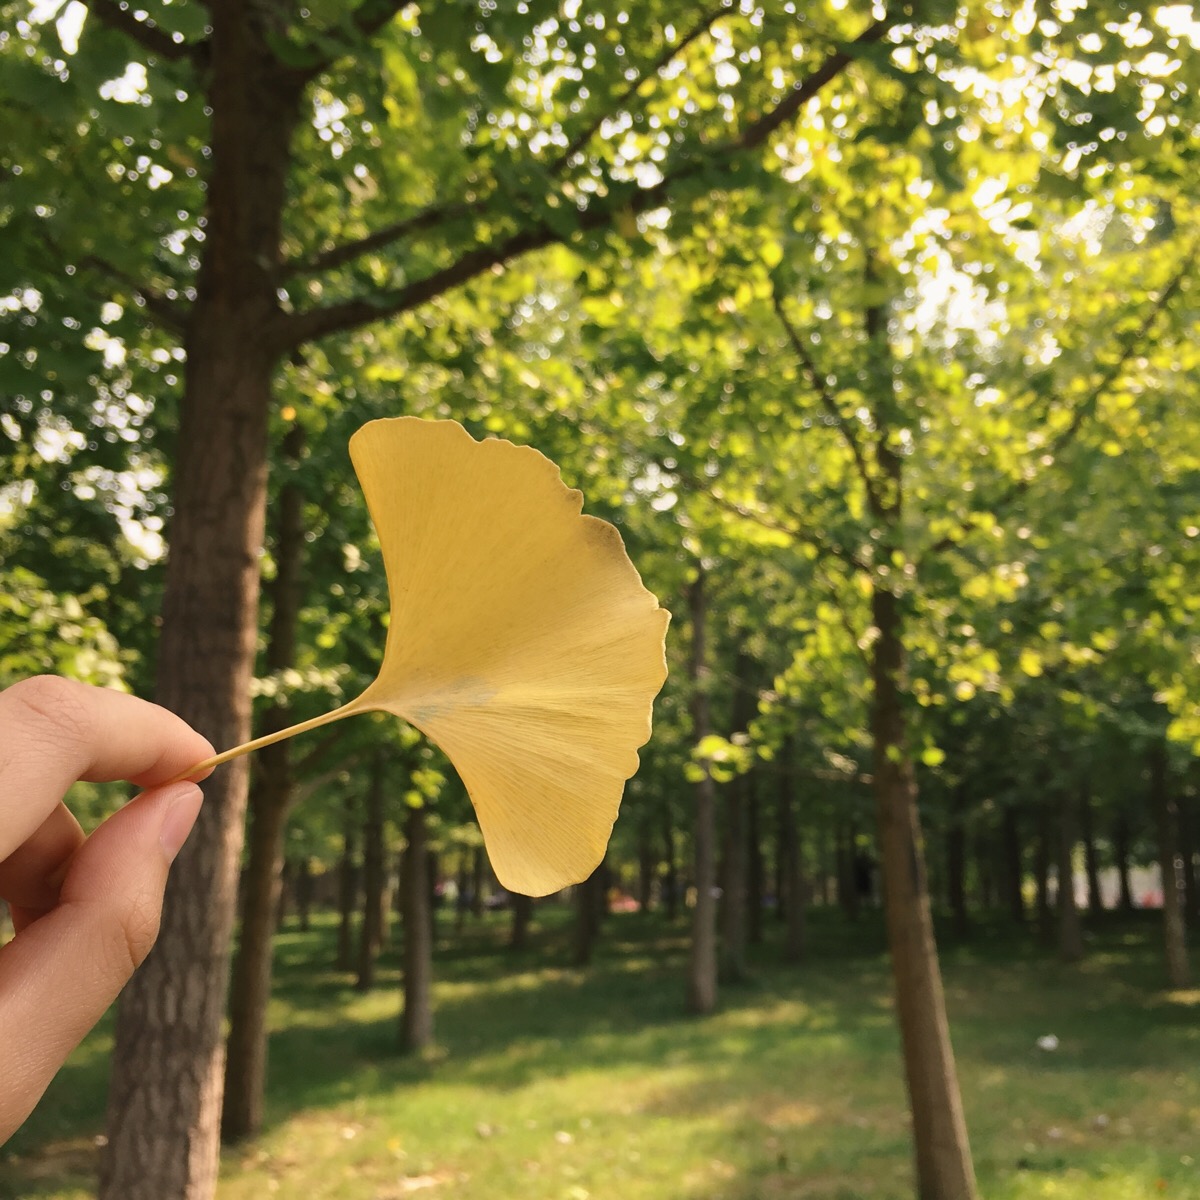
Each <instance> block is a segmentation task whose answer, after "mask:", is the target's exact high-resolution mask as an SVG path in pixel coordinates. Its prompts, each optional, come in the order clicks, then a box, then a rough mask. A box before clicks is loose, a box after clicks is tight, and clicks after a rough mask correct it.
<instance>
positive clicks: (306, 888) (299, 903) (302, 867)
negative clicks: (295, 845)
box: [296, 854, 313, 933]
mask: <svg viewBox="0 0 1200 1200" xmlns="http://www.w3.org/2000/svg"><path fill="white" fill-rule="evenodd" d="M312 898H313V875H312V859H310V858H309V857H308V855H307V854H303V855H301V856H300V861H299V862H298V863H297V864H296V918H297V920H298V921H299V923H300V932H301V933H307V932H308V931H309V930H310V929H311V928H312Z"/></svg>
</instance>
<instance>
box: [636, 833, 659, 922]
mask: <svg viewBox="0 0 1200 1200" xmlns="http://www.w3.org/2000/svg"><path fill="white" fill-rule="evenodd" d="M652 835H653V830H652V829H651V827H650V820H649V818H648V817H644V818H643V819H642V821H641V823H640V824H639V825H638V894H637V901H638V912H640V913H642V914H643V915H645V914H646V913H649V912H650V909H651V907H652V905H653V903H654V876H655V873H656V868H657V866H658V864H657V862H655V859H654V838H653V836H652Z"/></svg>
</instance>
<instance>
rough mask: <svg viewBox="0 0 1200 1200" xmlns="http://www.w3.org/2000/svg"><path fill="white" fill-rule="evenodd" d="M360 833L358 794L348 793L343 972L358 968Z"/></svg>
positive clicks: (341, 896)
mask: <svg viewBox="0 0 1200 1200" xmlns="http://www.w3.org/2000/svg"><path fill="white" fill-rule="evenodd" d="M358 832H359V822H358V817H357V814H356V813H355V808H354V797H353V795H352V794H350V793H347V795H346V798H345V801H344V802H343V808H342V857H341V859H340V860H339V862H338V937H337V959H336V962H335V965H336V967H337V969H338V970H339V971H352V970H353V969H354V914H355V912H356V911H357V910H358V862H357V858H358Z"/></svg>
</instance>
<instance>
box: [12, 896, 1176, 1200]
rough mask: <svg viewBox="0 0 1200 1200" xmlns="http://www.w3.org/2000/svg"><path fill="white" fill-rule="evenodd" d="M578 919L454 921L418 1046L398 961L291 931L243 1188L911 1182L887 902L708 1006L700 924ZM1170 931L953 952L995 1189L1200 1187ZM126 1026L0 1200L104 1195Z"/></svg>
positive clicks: (979, 1150)
mask: <svg viewBox="0 0 1200 1200" xmlns="http://www.w3.org/2000/svg"><path fill="white" fill-rule="evenodd" d="M566 920H567V917H566V914H565V913H563V912H560V911H555V910H553V909H548V908H544V909H539V912H538V920H537V925H536V936H535V938H534V944H533V946H532V947H531V949H530V950H529V951H528V952H526V953H523V954H521V955H516V956H514V955H511V954H509V953H507V952H506V951H505V950H504V948H503V937H504V934H505V932H506V930H505V924H504V918H503V916H502V915H496V916H492V917H489V918H488V921H487V923H486V924H485V925H483V926H477V927H475V928H474V929H468V932H467V934H466V935H465V936H464V937H463V938H461V939H455V938H454V937H453V935H452V932H451V930H450V928H449V923H448V922H447V923H446V924H445V925H444V926H443V929H442V931H441V936H440V939H439V944H438V953H437V972H438V987H437V992H436V1000H437V1030H438V1037H439V1046H438V1049H437V1052H436V1053H435V1054H433V1055H431V1056H430V1057H429V1058H428V1059H426V1060H423V1061H414V1060H411V1059H405V1058H403V1057H400V1056H398V1055H397V1054H396V1052H395V1049H394V1046H395V1029H396V1024H397V1011H398V994H397V984H398V974H397V971H396V969H395V960H394V955H389V957H388V959H387V961H386V962H385V965H384V970H383V971H382V972H381V974H380V986H379V988H378V989H377V991H375V992H374V993H371V994H369V995H366V996H363V995H359V994H358V993H356V992H355V991H354V990H353V989H352V988H351V987H350V986H349V981H348V980H347V978H346V977H345V976H343V975H339V974H337V973H335V972H332V971H330V970H329V969H327V967H326V966H325V965H324V964H326V963H328V962H329V961H330V959H331V957H332V929H331V927H330V926H329V925H328V924H327V923H322V924H320V925H318V927H316V928H315V929H314V930H313V931H312V932H310V933H307V934H300V933H296V932H288V933H286V934H284V935H283V936H282V938H281V940H280V945H279V963H278V969H277V977H276V982H277V987H276V998H275V1001H274V1007H273V1012H272V1020H273V1027H274V1028H275V1029H276V1030H277V1031H278V1032H276V1033H275V1034H274V1036H273V1037H272V1040H271V1090H270V1096H269V1099H268V1127H267V1130H266V1132H265V1133H264V1134H263V1136H262V1137H261V1138H260V1139H259V1140H258V1141H257V1142H255V1143H253V1144H251V1145H248V1146H245V1147H241V1148H238V1149H235V1150H232V1151H228V1152H226V1155H225V1159H224V1165H223V1171H222V1186H221V1189H220V1196H221V1197H222V1200H251V1198H253V1200H259V1198H261V1197H266V1196H278V1197H280V1198H281V1200H291V1198H296V1200H335V1198H337V1200H352V1198H353V1200H360V1198H361V1200H399V1198H401V1197H408V1196H417V1197H419V1198H420V1200H424V1198H425V1197H428V1198H429V1200H443V1198H445V1200H451V1198H453V1200H588V1198H589V1197H591V1198H595V1200H652V1198H653V1200H685V1198H694V1200H718V1198H724V1200H772V1198H775V1197H779V1198H784V1197H786V1198H788V1200H853V1198H857V1197H870V1198H871V1200H900V1198H902V1197H903V1198H904V1200H911V1198H912V1197H913V1194H914V1193H913V1188H912V1183H911V1166H910V1147H909V1140H908V1118H907V1113H906V1104H905V1096H904V1090H903V1083H902V1077H901V1068H900V1058H899V1050H898V1043H897V1035H896V1032H895V1029H894V1027H893V1023H892V1013H891V1000H890V990H889V989H890V979H889V975H888V970H887V962H886V958H885V956H884V953H883V933H882V928H881V922H880V921H879V919H878V914H877V913H872V914H868V915H866V916H864V918H863V919H862V920H861V921H860V922H859V923H858V924H857V925H854V926H851V925H848V924H846V923H845V922H844V921H843V919H842V918H841V917H840V915H839V914H837V913H833V912H821V911H818V912H816V913H815V914H814V916H813V919H812V952H811V963H810V965H807V966H804V967H790V968H788V967H782V966H780V965H778V963H777V961H776V960H777V958H778V945H777V941H776V940H775V931H774V930H772V931H771V935H770V937H769V940H768V941H767V943H766V944H765V945H763V946H761V947H759V948H758V949H757V951H756V953H755V957H754V979H753V981H752V982H750V983H747V984H744V985H741V986H738V987H726V988H724V989H723V990H722V995H721V1005H720V1009H719V1011H718V1012H717V1013H716V1014H715V1015H714V1016H712V1017H708V1018H704V1019H697V1018H691V1017H688V1016H686V1015H685V1014H684V1012H683V995H684V989H683V982H682V973H683V965H684V961H685V957H686V944H687V943H686V930H685V929H684V928H683V927H682V926H677V927H669V926H668V925H666V924H665V923H664V922H663V921H662V920H660V919H659V918H657V917H648V918H644V917H640V916H639V915H637V914H629V915H615V916H612V917H610V918H609V920H608V923H607V924H606V926H605V929H604V934H603V940H602V944H601V946H600V949H599V952H598V955H597V960H596V962H595V964H594V965H593V966H592V967H591V968H588V969H575V968H572V967H570V966H567V965H565V964H566V963H567V962H569V954H568V940H569V930H568V927H567V925H566ZM1157 938H1158V925H1157V920H1156V918H1155V917H1154V916H1153V915H1152V914H1144V915H1139V916H1138V917H1137V918H1136V919H1130V920H1128V921H1118V920H1116V919H1115V918H1110V919H1109V920H1106V921H1105V922H1104V923H1103V924H1102V925H1101V926H1100V927H1099V929H1098V930H1096V931H1093V934H1092V936H1091V938H1090V942H1089V950H1090V952H1089V957H1088V959H1087V961H1086V962H1085V963H1084V964H1083V965H1081V966H1077V967H1070V968H1069V967H1063V966H1060V965H1059V964H1058V963H1057V962H1056V961H1055V959H1054V957H1053V954H1052V953H1049V952H1046V951H1044V950H1042V949H1039V948H1037V947H1036V946H1035V945H1034V944H1033V942H1032V940H1031V939H1029V938H1022V937H1018V936H1016V935H1014V934H1012V933H1010V932H1006V931H1004V930H1002V929H999V928H990V927H981V928H980V929H979V930H978V931H977V932H976V934H975V936H974V937H973V938H972V939H971V940H970V941H967V942H964V943H962V944H958V945H955V944H951V943H950V942H946V943H945V944H944V945H943V952H942V954H943V970H944V974H945V979H946V988H947V997H948V1004H949V1008H950V1016H951V1025H952V1029H953V1032H954V1042H955V1048H956V1052H957V1054H958V1060H959V1070H960V1076H961V1082H962V1087H963V1093H964V1102H965V1105H966V1110H967V1121H968V1125H969V1127H970V1130H971V1138H972V1147H973V1150H974V1154H975V1163H976V1169H977V1172H978V1176H979V1183H980V1192H981V1194H982V1196H983V1197H985V1198H986V1200H1032V1198H1034V1197H1054V1198H1056V1200H1139V1198H1141V1197H1196V1198H1197V1200H1200V991H1196V992H1188V993H1167V992H1165V991H1163V990H1162V975H1163V972H1162V969H1161V966H1160V961H1159V952H1158V941H1157ZM1048 1034H1053V1035H1055V1036H1056V1037H1057V1038H1058V1039H1059V1045H1058V1049H1057V1050H1054V1051H1052V1052H1047V1051H1044V1050H1040V1049H1039V1048H1038V1046H1037V1044H1036V1043H1037V1039H1038V1038H1039V1037H1042V1036H1043V1035H1048ZM110 1045H111V1036H110V1031H109V1027H108V1026H105V1027H104V1028H102V1029H101V1030H99V1031H98V1032H97V1033H95V1034H93V1035H92V1037H91V1038H89V1040H88V1041H87V1042H85V1043H84V1045H83V1046H81V1047H80V1049H79V1051H78V1052H77V1053H76V1054H75V1056H74V1057H73V1058H72V1060H71V1063H70V1064H69V1066H68V1067H67V1069H66V1070H64V1071H63V1073H62V1074H61V1075H60V1076H59V1078H58V1079H57V1080H56V1082H55V1084H54V1085H53V1087H52V1089H51V1091H50V1092H49V1093H48V1094H47V1096H46V1098H45V1099H44V1100H43V1102H42V1105H41V1106H40V1108H39V1110H38V1112H37V1113H36V1114H35V1116H34V1117H33V1118H32V1120H31V1121H30V1122H29V1123H28V1125H27V1126H26V1127H25V1129H24V1130H22V1131H21V1132H20V1133H19V1134H18V1135H17V1136H16V1138H15V1139H14V1140H13V1141H12V1142H10V1143H9V1145H8V1146H7V1147H6V1148H4V1149H3V1150H0V1200H16V1198H18V1197H19V1198H21V1200H26V1198H28V1200H33V1198H35V1197H37V1198H47V1200H48V1198H51V1197H53V1198H54V1200H68V1198H69V1200H79V1198H82V1197H86V1196H89V1195H91V1194H92V1190H93V1187H92V1182H91V1179H92V1175H93V1173H94V1170H95V1155H96V1151H95V1148H94V1140H95V1138H96V1137H97V1135H98V1134H99V1133H100V1131H101V1129H102V1122H103V1105H104V1079H105V1069H106V1067H105V1064H106V1056H107V1053H108V1050H109V1048H110Z"/></svg>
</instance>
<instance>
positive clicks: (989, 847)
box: [972, 822, 997, 913]
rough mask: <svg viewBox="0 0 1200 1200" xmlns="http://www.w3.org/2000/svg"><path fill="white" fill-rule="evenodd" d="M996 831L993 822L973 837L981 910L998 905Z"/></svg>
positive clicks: (976, 881)
mask: <svg viewBox="0 0 1200 1200" xmlns="http://www.w3.org/2000/svg"><path fill="white" fill-rule="evenodd" d="M996 844H997V843H996V831H995V829H994V828H993V827H992V826H991V822H988V824H987V825H985V826H983V827H982V828H980V829H979V831H978V832H977V833H976V835H975V837H974V838H973V839H972V845H973V847H974V857H975V875H976V880H975V895H976V901H977V903H978V907H979V909H980V911H981V912H985V913H990V912H991V911H992V910H993V909H994V908H995V907H996Z"/></svg>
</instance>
